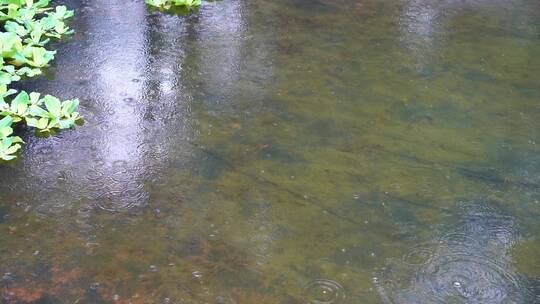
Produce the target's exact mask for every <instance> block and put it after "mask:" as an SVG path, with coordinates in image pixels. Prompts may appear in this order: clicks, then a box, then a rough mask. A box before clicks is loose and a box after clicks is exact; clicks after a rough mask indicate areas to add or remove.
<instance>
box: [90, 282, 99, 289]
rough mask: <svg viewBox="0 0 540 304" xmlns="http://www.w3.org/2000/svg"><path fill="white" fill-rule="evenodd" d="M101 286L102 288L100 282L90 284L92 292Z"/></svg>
mask: <svg viewBox="0 0 540 304" xmlns="http://www.w3.org/2000/svg"><path fill="white" fill-rule="evenodd" d="M100 286H101V284H99V283H98V282H94V283H92V284H90V289H91V290H97V289H98V288H99V287H100Z"/></svg>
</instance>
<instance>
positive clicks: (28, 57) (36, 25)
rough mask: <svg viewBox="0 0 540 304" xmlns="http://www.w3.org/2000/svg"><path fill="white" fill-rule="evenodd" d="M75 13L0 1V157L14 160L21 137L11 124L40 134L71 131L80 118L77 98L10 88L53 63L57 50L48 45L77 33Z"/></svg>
mask: <svg viewBox="0 0 540 304" xmlns="http://www.w3.org/2000/svg"><path fill="white" fill-rule="evenodd" d="M72 16H73V11H70V10H68V9H67V8H66V7H65V6H57V7H56V8H55V9H54V10H53V9H52V8H51V7H49V0H39V1H37V2H34V1H33V0H0V23H1V24H2V26H3V30H2V31H0V50H1V52H2V58H1V59H0V118H1V120H0V142H1V144H0V158H1V159H3V160H12V159H14V158H15V153H16V152H17V151H18V150H19V149H20V148H21V143H22V142H23V141H22V139H21V138H20V137H18V136H14V135H13V125H14V124H16V123H25V124H26V125H27V126H29V127H33V128H36V129H38V130H39V131H40V132H49V131H51V130H53V129H68V128H71V127H73V126H74V125H75V122H76V121H77V120H78V119H79V118H80V116H79V114H78V113H77V112H76V109H77V107H78V105H79V101H78V100H77V99H73V100H66V101H63V102H62V101H60V100H59V99H58V98H56V97H53V96H51V95H46V96H44V97H43V98H41V94H40V93H36V92H32V93H27V92H25V91H21V92H18V93H17V91H16V90H14V89H12V88H9V87H8V86H9V85H11V84H12V83H13V82H16V81H19V80H21V79H22V78H24V77H35V76H38V75H40V74H41V73H42V69H43V68H46V67H47V66H49V63H50V62H51V61H52V60H53V59H54V55H55V54H56V51H54V50H48V49H47V48H46V46H47V45H48V44H49V43H50V42H51V40H53V39H60V38H62V37H64V36H66V35H69V34H71V33H73V31H72V30H70V29H69V27H68V26H67V25H66V20H67V19H69V18H71V17H72Z"/></svg>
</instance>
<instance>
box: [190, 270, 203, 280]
mask: <svg viewBox="0 0 540 304" xmlns="http://www.w3.org/2000/svg"><path fill="white" fill-rule="evenodd" d="M191 275H192V276H193V278H195V279H200V278H202V272H200V271H194V272H192V273H191Z"/></svg>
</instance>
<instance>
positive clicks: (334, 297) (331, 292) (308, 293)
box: [304, 279, 345, 304]
mask: <svg viewBox="0 0 540 304" xmlns="http://www.w3.org/2000/svg"><path fill="white" fill-rule="evenodd" d="M304 298H305V300H306V301H307V302H308V303H311V304H334V303H341V302H343V301H344V300H345V290H344V289H343V287H342V286H341V285H340V284H339V283H337V282H335V281H331V280H325V279H320V280H315V281H312V282H310V283H308V284H307V285H306V286H304Z"/></svg>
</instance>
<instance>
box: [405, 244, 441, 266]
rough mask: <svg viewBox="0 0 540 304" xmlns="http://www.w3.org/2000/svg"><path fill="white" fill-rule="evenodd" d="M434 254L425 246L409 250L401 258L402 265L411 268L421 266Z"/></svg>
mask: <svg viewBox="0 0 540 304" xmlns="http://www.w3.org/2000/svg"><path fill="white" fill-rule="evenodd" d="M434 254H435V252H434V250H433V249H432V248H430V247H427V246H417V247H413V248H410V249H409V250H408V252H407V253H406V254H405V255H404V256H403V263H405V264H407V265H411V266H416V265H422V264H424V263H425V262H426V261H427V260H429V259H430V258H431V257H432V256H433V255H434Z"/></svg>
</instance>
